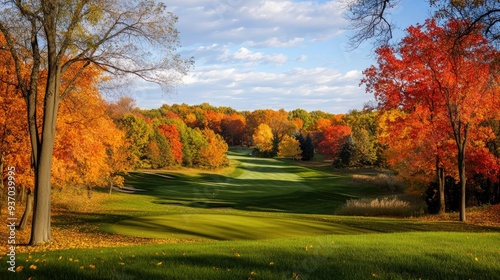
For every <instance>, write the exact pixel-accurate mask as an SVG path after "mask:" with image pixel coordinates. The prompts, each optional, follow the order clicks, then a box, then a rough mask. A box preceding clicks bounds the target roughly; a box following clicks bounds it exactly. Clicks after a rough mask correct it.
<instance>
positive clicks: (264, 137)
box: [252, 123, 273, 152]
mask: <svg viewBox="0 0 500 280" xmlns="http://www.w3.org/2000/svg"><path fill="white" fill-rule="evenodd" d="M252 139H253V143H254V145H255V146H256V147H257V148H258V149H259V150H260V151H261V152H266V151H270V150H271V149H272V148H273V132H272V130H271V128H270V127H269V125H267V124H265V123H262V124H260V125H259V126H258V127H257V129H256V130H255V132H254V134H253V135H252Z"/></svg>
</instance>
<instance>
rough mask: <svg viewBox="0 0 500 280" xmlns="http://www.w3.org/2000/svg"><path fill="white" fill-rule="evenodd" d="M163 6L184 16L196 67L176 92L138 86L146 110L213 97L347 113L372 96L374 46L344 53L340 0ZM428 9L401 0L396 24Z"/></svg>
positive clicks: (250, 105) (233, 103) (230, 102)
mask: <svg viewBox="0 0 500 280" xmlns="http://www.w3.org/2000/svg"><path fill="white" fill-rule="evenodd" d="M165 3H166V4H167V7H168V9H169V10H170V11H172V12H173V13H174V14H175V15H177V16H178V17H179V21H178V23H177V29H178V30H179V31H180V39H181V43H182V48H181V49H180V52H181V54H182V55H183V56H185V57H191V56H193V57H194V59H195V65H194V68H193V69H192V70H191V71H190V73H189V74H188V75H187V76H186V77H184V79H183V84H182V85H180V86H179V87H178V88H177V91H176V92H175V93H172V94H165V93H162V92H161V90H160V89H159V87H157V86H156V85H154V84H146V83H142V82H138V83H135V85H134V86H133V87H132V88H131V91H132V92H131V93H132V95H133V97H134V98H135V99H136V101H137V105H138V106H139V107H141V108H144V109H151V108H158V107H160V106H161V105H162V104H165V103H166V104H174V103H178V104H180V103H186V104H189V105H195V104H201V103H204V102H207V103H210V104H212V105H214V106H229V107H232V108H234V109H236V110H249V111H253V110H256V109H268V108H269V109H285V110H287V111H290V110H293V109H296V108H302V109H305V110H307V111H313V110H322V111H325V112H330V113H347V112H348V111H349V110H351V109H361V108H362V107H363V105H364V104H365V103H366V102H368V101H370V100H371V99H372V96H370V95H369V94H367V93H365V91H364V88H363V87H360V86H359V82H360V79H361V78H362V71H363V70H364V69H366V68H367V67H369V66H370V65H372V64H374V62H375V59H374V57H373V55H371V54H372V51H373V47H372V45H370V43H365V44H363V45H361V46H360V47H359V48H358V49H356V50H355V51H352V52H348V51H347V50H346V42H347V37H348V34H349V32H350V31H348V30H347V29H346V27H347V22H346V21H345V19H344V18H343V17H342V13H343V8H342V5H341V4H339V0H336V1H298V0H295V1H293V0H272V1H269V0H252V1H244V0H219V1H213V0H169V1H165ZM427 10H428V4H427V2H426V1H415V0H402V1H401V3H400V5H399V6H398V7H396V8H395V9H394V11H393V12H392V15H393V16H392V17H393V21H395V22H396V23H397V24H398V26H399V27H400V28H401V29H404V28H406V27H407V26H409V25H411V24H416V23H422V22H423V21H424V20H425V18H427V17H428V12H427ZM401 34H404V33H403V32H402V31H399V32H398V35H399V36H401Z"/></svg>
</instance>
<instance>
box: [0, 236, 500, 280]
mask: <svg viewBox="0 0 500 280" xmlns="http://www.w3.org/2000/svg"><path fill="white" fill-rule="evenodd" d="M499 243H500V235H499V234H498V233H489V234H485V233H482V234H480V233H448V232H434V233H423V232H415V233H393V234H368V235H366V234H365V235H329V236H316V237H301V238H288V239H269V240H259V241H230V242H227V241H226V242H209V243H190V244H172V245H145V246H138V247H125V248H102V249H93V250H67V251H60V252H58V251H56V252H43V253H32V254H30V255H27V254H20V255H18V259H19V263H20V265H22V269H21V270H20V271H19V272H17V273H10V274H5V275H6V277H7V279H28V278H29V277H35V278H33V279H207V280H209V279H217V280H218V279H248V278H251V279H270V280H273V279H376V278H380V279H496V278H497V277H498V275H499V273H500V260H499V254H500V251H499V249H498V247H497V246H493V244H499ZM30 267H31V268H30ZM2 279H5V278H2Z"/></svg>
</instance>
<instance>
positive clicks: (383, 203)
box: [337, 196, 424, 217]
mask: <svg viewBox="0 0 500 280" xmlns="http://www.w3.org/2000/svg"><path fill="white" fill-rule="evenodd" d="M423 213H424V209H423V208H422V206H417V205H412V203H410V202H409V201H405V200H401V199H400V198H398V197H396V196H394V197H384V198H362V199H351V200H348V201H347V202H346V205H345V206H344V207H342V208H340V209H339V210H338V211H337V214H338V215H350V216H374V217H376V216H391V217H412V216H420V215H422V214H423Z"/></svg>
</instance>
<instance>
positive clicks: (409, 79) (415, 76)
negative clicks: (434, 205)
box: [363, 20, 500, 221]
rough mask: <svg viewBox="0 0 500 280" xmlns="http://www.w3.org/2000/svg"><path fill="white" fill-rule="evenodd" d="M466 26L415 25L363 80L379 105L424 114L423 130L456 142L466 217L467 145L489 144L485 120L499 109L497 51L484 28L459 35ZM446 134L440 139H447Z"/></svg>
mask: <svg viewBox="0 0 500 280" xmlns="http://www.w3.org/2000/svg"><path fill="white" fill-rule="evenodd" d="M466 26H467V24H464V22H460V21H457V20H450V21H449V22H447V23H446V25H445V26H438V25H437V24H436V21H434V20H427V21H426V23H425V24H424V25H418V26H416V27H410V28H409V29H408V36H406V37H405V38H404V39H403V41H402V43H401V45H400V47H399V49H397V50H396V49H394V48H391V47H382V48H379V49H378V50H377V54H378V64H379V65H378V67H375V66H372V67H371V68H369V69H367V70H365V72H364V74H365V76H366V78H365V79H364V80H363V82H364V83H365V84H366V85H367V91H368V92H372V93H374V94H375V98H376V99H377V101H378V103H379V107H380V108H383V109H390V108H398V109H401V110H403V111H404V112H405V113H407V114H408V116H409V118H417V117H420V118H422V117H424V118H425V121H427V122H429V121H432V122H433V125H432V126H428V127H424V130H421V131H423V132H424V133H427V132H425V131H429V130H430V131H435V130H437V129H439V130H441V131H442V132H445V133H444V135H446V136H447V137H448V138H449V139H452V140H453V142H454V143H455V148H454V151H453V153H454V155H455V159H456V160H455V165H456V168H457V173H458V179H459V181H460V189H461V203H460V220H461V221H465V220H466V216H465V207H466V181H467V176H466V148H468V147H469V148H474V146H479V148H480V147H481V146H484V140H485V138H487V137H488V135H491V130H489V131H488V129H487V128H484V127H482V126H481V124H482V123H483V122H484V121H487V120H488V119H490V118H492V117H493V116H498V108H499V107H500V96H499V94H500V91H499V89H498V86H497V85H498V82H499V81H498V77H499V75H498V66H497V65H498V64H497V58H498V57H499V56H498V53H497V51H496V50H495V49H494V48H493V47H492V46H491V45H490V44H489V43H488V42H487V40H486V39H485V38H484V37H483V36H482V35H481V33H480V30H479V29H475V30H471V32H470V33H467V34H466V35H463V36H462V35H460V36H459V35H458V34H463V32H462V31H463V28H465V27H466ZM406 119H408V118H406ZM441 135H442V134H441V133H439V134H437V136H436V137H437V139H438V140H439V141H440V142H441V141H444V142H445V141H446V139H441ZM431 152H432V151H431Z"/></svg>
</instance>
